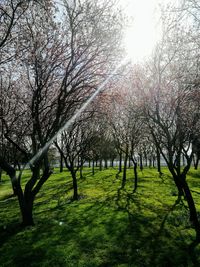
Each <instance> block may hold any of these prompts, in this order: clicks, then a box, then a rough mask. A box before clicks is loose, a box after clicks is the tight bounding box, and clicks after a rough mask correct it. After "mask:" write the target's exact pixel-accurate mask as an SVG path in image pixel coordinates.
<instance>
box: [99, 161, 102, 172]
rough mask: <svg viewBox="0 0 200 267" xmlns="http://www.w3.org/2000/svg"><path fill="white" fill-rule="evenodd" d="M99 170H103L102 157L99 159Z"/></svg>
mask: <svg viewBox="0 0 200 267" xmlns="http://www.w3.org/2000/svg"><path fill="white" fill-rule="evenodd" d="M99 170H100V171H102V159H100V160H99Z"/></svg>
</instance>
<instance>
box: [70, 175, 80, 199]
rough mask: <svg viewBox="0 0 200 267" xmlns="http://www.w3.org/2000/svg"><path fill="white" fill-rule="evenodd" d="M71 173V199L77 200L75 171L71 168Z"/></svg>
mask: <svg viewBox="0 0 200 267" xmlns="http://www.w3.org/2000/svg"><path fill="white" fill-rule="evenodd" d="M71 175H72V181H73V190H74V194H73V200H78V185H77V179H76V172H75V171H74V170H71Z"/></svg>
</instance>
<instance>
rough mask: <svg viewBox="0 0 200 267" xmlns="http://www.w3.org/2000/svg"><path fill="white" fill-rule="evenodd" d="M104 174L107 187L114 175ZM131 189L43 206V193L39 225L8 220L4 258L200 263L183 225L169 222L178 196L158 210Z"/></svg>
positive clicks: (144, 266) (151, 265)
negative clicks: (17, 225)
mask: <svg viewBox="0 0 200 267" xmlns="http://www.w3.org/2000/svg"><path fill="white" fill-rule="evenodd" d="M92 179H93V178H91V180H92ZM104 180H108V184H107V187H109V186H110V184H112V182H113V181H112V180H111V181H110V175H108V176H107V175H105V176H104ZM113 180H115V177H114V178H113ZM98 181H99V180H97V182H98ZM81 184H82V182H81ZM116 184H117V183H116ZM143 185H144V184H143ZM141 186H142V185H141ZM102 188H104V186H102ZM116 188H117V186H116ZM116 188H115V189H116ZM59 190H61V191H62V188H58V191H59ZM131 190H132V188H130V187H127V186H124V187H120V188H118V190H117V191H115V192H114V193H113V194H110V195H109V196H108V195H107V194H105V196H104V197H101V198H99V199H98V198H97V199H92V200H91V199H89V198H88V199H87V198H84V199H81V200H80V201H75V202H70V204H66V203H62V205H57V206H54V207H52V209H51V210H48V209H46V210H45V208H46V206H45V205H44V202H43V199H41V200H40V202H38V203H37V205H38V207H37V208H38V209H37V213H36V214H37V218H38V221H37V222H36V226H35V227H31V228H27V229H17V228H15V224H13V225H11V224H10V225H9V226H8V229H7V230H6V231H7V232H5V233H4V234H5V236H4V242H5V243H4V244H3V245H2V247H1V249H0V263H1V264H2V263H3V265H2V266H4V267H10V266H13V267H23V266H39V267H40V266H41V267H44V266H48V267H49V266H50V267H51V266H53V267H62V266H63V267H68V266H72V267H77V266H80V267H82V266H83V267H90V266H91V267H95V266H96V267H97V266H100V267H112V266H116V267H117V266H130V267H131V266H133V267H170V266H172V267H173V266H179V267H186V266H195V265H194V264H196V266H199V263H198V258H197V257H196V253H195V255H192V253H193V252H194V250H193V252H192V251H191V252H190V251H189V250H188V243H187V242H185V239H184V237H182V236H181V235H180V234H179V232H180V230H179V228H178V227H177V228H176V227H175V226H173V225H171V224H170V222H169V216H170V215H171V213H173V211H174V209H175V208H176V207H177V205H176V202H175V203H174V205H173V206H171V207H167V210H166V208H165V209H164V208H163V210H161V211H158V210H157V207H156V206H153V205H150V204H151V203H147V204H148V205H144V202H142V201H144V196H143V195H142V194H141V193H137V192H136V193H134V194H133V193H132V191H131ZM49 192H52V191H51V190H50V191H49ZM59 192H60V191H59ZM56 194H57V192H52V195H51V196H50V197H51V198H52V197H56ZM142 197H143V198H142ZM49 199H50V198H49ZM45 201H46V200H45ZM145 201H146V202H147V201H148V199H147V197H146V200H145ZM45 203H46V202H45ZM12 227H13V230H11V228H12ZM1 230H2V229H1ZM1 237H3V235H2V233H0V238H1ZM0 240H2V239H0ZM193 256H194V260H191V257H193ZM1 264H0V265H1Z"/></svg>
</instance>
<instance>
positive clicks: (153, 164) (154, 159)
mask: <svg viewBox="0 0 200 267" xmlns="http://www.w3.org/2000/svg"><path fill="white" fill-rule="evenodd" d="M152 160H153V168H155V157H154V156H153V159H152Z"/></svg>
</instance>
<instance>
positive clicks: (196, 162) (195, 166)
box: [194, 156, 199, 170]
mask: <svg viewBox="0 0 200 267" xmlns="http://www.w3.org/2000/svg"><path fill="white" fill-rule="evenodd" d="M198 165H199V157H198V156H197V157H196V160H195V161H194V169H195V170H197V169H198Z"/></svg>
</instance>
